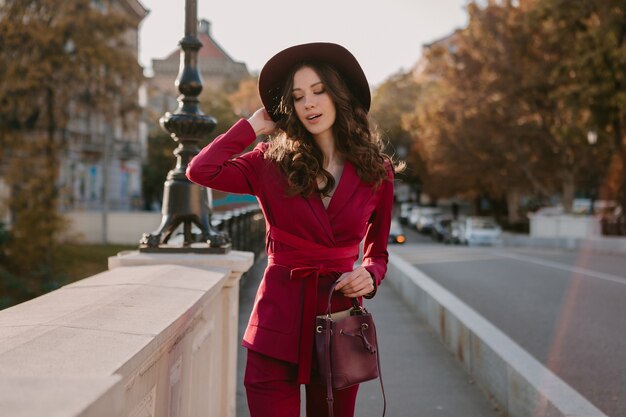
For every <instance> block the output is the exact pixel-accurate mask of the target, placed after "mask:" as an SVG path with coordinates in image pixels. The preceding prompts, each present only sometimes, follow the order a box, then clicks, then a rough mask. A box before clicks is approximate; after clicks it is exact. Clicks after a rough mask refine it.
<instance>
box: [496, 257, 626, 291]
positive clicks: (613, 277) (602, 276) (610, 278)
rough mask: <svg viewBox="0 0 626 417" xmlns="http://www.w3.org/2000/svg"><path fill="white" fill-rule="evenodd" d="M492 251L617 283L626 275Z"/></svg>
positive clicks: (623, 281)
mask: <svg viewBox="0 0 626 417" xmlns="http://www.w3.org/2000/svg"><path fill="white" fill-rule="evenodd" d="M492 253H493V254H494V255H496V256H500V257H502V258H511V259H516V260H518V261H525V262H530V263H533V264H537V265H541V266H546V267H549V268H555V269H560V270H563V271H567V272H575V273H577V274H581V275H587V276H590V277H594V278H598V279H603V280H605V281H611V282H615V283H618V284H626V277H620V276H617V275H611V274H605V273H604V272H597V271H592V270H591V269H587V268H580V267H578V266H571V265H567V264H562V263H560V262H553V261H546V260H543V259H536V258H531V257H530V256H524V255H513V254H510V253H499V252H492Z"/></svg>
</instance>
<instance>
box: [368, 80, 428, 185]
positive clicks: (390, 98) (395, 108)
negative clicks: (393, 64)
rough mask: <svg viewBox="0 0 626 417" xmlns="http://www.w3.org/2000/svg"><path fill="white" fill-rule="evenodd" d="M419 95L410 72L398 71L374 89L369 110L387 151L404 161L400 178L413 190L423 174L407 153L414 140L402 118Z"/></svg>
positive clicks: (419, 163) (417, 161)
mask: <svg viewBox="0 0 626 417" xmlns="http://www.w3.org/2000/svg"><path fill="white" fill-rule="evenodd" d="M420 93H421V89H420V84H418V82H417V80H416V79H415V76H414V74H413V71H408V72H402V71H400V72H398V73H396V74H393V75H392V76H390V77H389V78H387V79H386V80H385V81H384V82H383V83H382V84H380V85H379V86H378V87H377V88H376V89H375V90H374V92H373V95H372V106H371V109H370V115H371V116H372V119H373V120H374V122H375V124H376V127H377V128H378V131H379V133H380V134H381V136H382V137H383V139H384V140H386V141H387V142H388V146H387V152H388V153H389V154H392V155H395V156H396V157H398V158H400V159H408V161H407V169H406V170H405V171H404V172H403V173H402V174H400V176H401V178H403V179H404V180H405V181H406V182H408V183H409V184H411V185H413V186H414V187H417V186H420V185H421V183H422V182H423V181H424V177H425V176H426V175H427V173H426V171H425V169H424V167H425V166H424V162H423V161H422V160H421V158H419V156H418V155H416V154H413V155H410V154H409V151H410V149H411V147H412V143H413V141H414V139H415V138H414V137H413V135H412V133H411V131H410V130H409V129H407V128H406V126H405V125H404V123H403V119H404V118H405V117H406V115H408V114H410V113H411V112H412V111H413V110H414V108H415V102H416V101H417V100H418V98H419V96H420ZM411 156H413V157H411ZM416 156H417V157H416Z"/></svg>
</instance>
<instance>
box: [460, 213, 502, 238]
mask: <svg viewBox="0 0 626 417" xmlns="http://www.w3.org/2000/svg"><path fill="white" fill-rule="evenodd" d="M460 241H461V243H463V244H467V245H500V244H501V243H502V228H500V226H499V225H498V223H496V221H495V220H494V219H493V218H491V217H468V218H467V219H465V230H464V233H463V234H462V235H461V238H460Z"/></svg>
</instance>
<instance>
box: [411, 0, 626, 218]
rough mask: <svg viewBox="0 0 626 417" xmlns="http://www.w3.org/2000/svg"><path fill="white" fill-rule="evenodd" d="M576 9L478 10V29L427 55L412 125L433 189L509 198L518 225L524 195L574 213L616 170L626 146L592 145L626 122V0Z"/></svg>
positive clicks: (529, 5) (500, 4) (552, 0)
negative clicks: (583, 192) (625, 101)
mask: <svg viewBox="0 0 626 417" xmlns="http://www.w3.org/2000/svg"><path fill="white" fill-rule="evenodd" d="M565 3H567V7H566V4H565ZM574 3H576V4H575V5H574V6H575V7H570V6H569V5H570V2H564V1H558V0H545V1H532V0H525V1H524V0H520V1H516V2H514V1H510V0H503V1H495V0H493V1H489V2H487V4H486V5H479V4H478V2H470V3H469V4H468V13H469V24H468V26H467V27H466V28H464V29H461V30H459V31H457V32H456V33H454V34H453V35H451V36H450V37H449V38H447V39H444V40H441V41H439V42H435V43H434V44H433V45H430V46H429V47H427V48H425V58H426V62H427V64H426V68H425V71H424V72H423V73H422V78H421V80H420V82H421V83H422V84H423V85H424V86H425V87H424V88H423V92H424V94H423V95H421V96H420V97H419V99H418V101H417V102H416V108H415V110H414V112H412V114H410V115H408V116H406V117H405V121H406V123H407V126H408V128H409V130H410V131H412V132H413V134H414V136H415V147H414V148H415V150H416V152H417V153H419V155H420V156H421V157H422V158H423V159H424V160H425V161H426V165H427V169H428V171H429V173H430V179H431V184H430V185H431V188H434V189H436V190H438V192H440V193H447V194H459V193H460V194H465V195H485V194H486V195H489V196H491V197H492V198H494V199H502V200H505V201H507V202H508V206H509V210H508V211H509V217H510V220H511V221H513V222H514V221H516V220H517V218H518V216H517V211H516V209H517V207H518V206H519V197H520V195H538V196H543V197H548V196H551V195H554V194H560V195H561V197H562V201H563V205H564V207H565V208H566V210H567V209H570V208H571V206H572V201H573V198H574V193H575V191H576V190H577V189H581V187H583V184H587V183H588V182H589V178H588V177H589V175H590V174H591V173H594V174H595V175H603V174H604V167H605V166H606V161H607V159H608V157H609V155H610V153H611V152H612V151H615V150H616V149H617V148H618V146H617V142H620V143H621V141H620V140H618V139H617V138H616V139H615V142H616V145H614V146H611V145H610V144H609V143H608V141H606V140H600V141H598V143H597V144H596V145H594V148H591V147H590V144H589V143H588V142H587V137H588V132H589V131H592V130H599V131H600V132H599V133H600V138H601V139H602V137H603V136H606V135H608V133H609V132H610V131H612V132H613V133H614V132H615V131H617V130H618V129H617V128H616V127H614V126H616V122H615V120H616V119H619V118H620V117H621V118H622V120H623V115H624V113H623V110H621V109H622V108H623V107H619V106H620V105H621V104H620V103H621V101H620V100H621V99H620V97H623V94H624V93H623V91H621V90H620V89H619V88H618V87H619V85H620V84H619V82H620V80H622V79H624V75H623V74H624V73H623V71H624V68H625V66H624V65H621V67H620V63H621V62H622V61H620V60H623V57H624V54H623V52H621V53H615V51H616V50H620V49H619V48H622V47H623V44H621V43H620V39H623V37H621V36H622V35H621V32H620V29H619V28H620V27H622V26H620V25H619V24H618V23H617V22H621V23H622V25H623V22H624V20H623V17H624V13H623V2H622V4H618V3H619V2H616V1H615V2H606V3H609V4H606V3H605V2H598V1H593V0H588V1H580V2H574ZM585 3H586V7H583V6H581V5H583V4H585ZM601 4H602V5H601ZM620 18H621V19H622V20H620ZM576 22H578V23H576ZM604 23H606V24H607V25H608V27H607V28H606V29H607V30H608V32H609V33H611V31H613V34H612V35H611V34H609V35H607V34H605V33H602V34H600V33H599V31H600V29H599V28H600V27H604ZM596 26H597V27H598V29H597V30H598V32H597V33H596V34H595V36H597V37H598V39H596V38H594V37H593V36H592V35H591V34H590V31H591V30H592V29H593V30H595V28H596ZM585 39H586V41H585ZM599 39H602V42H604V44H603V45H600V40H599ZM594 42H595V43H594ZM620 54H621V55H620ZM618 55H619V57H618ZM607 72H608V73H612V74H613V78H612V84H611V81H607V79H606V77H601V76H599V75H600V74H605V73H607ZM609 80H611V78H610V77H609ZM622 90H623V89H622ZM602 109H603V110H602ZM607 109H608V110H610V111H609V112H608V113H609V114H612V115H614V117H612V118H609V119H606V118H605V120H604V121H603V120H601V115H606V114H607ZM607 120H610V122H609V121H607ZM618 125H619V123H618ZM612 126H613V127H612ZM615 136H616V137H617V136H620V137H621V138H622V139H621V140H623V133H621V134H617V135H615Z"/></svg>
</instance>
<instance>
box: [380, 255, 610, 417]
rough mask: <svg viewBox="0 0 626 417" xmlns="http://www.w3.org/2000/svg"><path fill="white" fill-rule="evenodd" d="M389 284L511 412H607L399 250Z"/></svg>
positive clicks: (577, 415)
mask: <svg viewBox="0 0 626 417" xmlns="http://www.w3.org/2000/svg"><path fill="white" fill-rule="evenodd" d="M387 274H388V277H389V281H388V282H387V283H388V284H390V285H391V286H392V287H393V288H394V289H395V290H396V291H397V292H398V294H399V295H400V297H401V298H402V299H403V301H404V302H405V303H407V305H409V306H410V308H411V309H412V310H413V311H415V312H416V313H417V314H419V315H420V316H422V317H424V318H425V319H426V321H427V322H428V324H429V326H430V327H432V329H433V330H434V331H435V333H437V335H438V336H439V339H440V340H441V341H442V343H443V344H444V345H445V346H446V347H447V348H448V349H449V350H450V351H451V352H452V353H453V354H454V356H455V357H456V358H457V359H458V360H459V361H460V362H461V364H462V365H463V367H464V368H465V370H466V371H467V372H468V373H469V374H470V375H472V377H473V378H475V379H476V381H477V382H478V383H479V384H480V385H481V386H482V387H483V388H484V389H485V390H486V391H487V392H488V393H489V394H491V395H492V396H493V398H494V399H495V401H496V402H497V403H498V404H499V405H500V406H501V407H502V409H503V410H504V411H505V412H506V415H507V416H510V417H538V416H549V417H608V416H606V414H604V413H603V412H602V411H600V410H598V409H597V408H596V407H595V406H594V405H593V404H591V403H590V402H589V401H588V400H587V399H586V398H584V397H583V396H582V395H580V394H579V393H578V392H577V391H575V390H574V389H573V388H572V387H570V386H569V385H568V384H567V383H565V382H564V381H563V380H562V379H560V378H559V377H558V376H556V375H555V374H554V373H553V372H552V371H550V370H549V369H547V368H546V367H544V366H543V364H541V363H540V362H539V361H537V360H536V359H535V358H534V357H532V356H531V355H530V354H529V353H528V352H526V351H525V350H523V349H522V348H521V347H520V346H519V345H518V344H517V343H515V342H514V341H513V340H512V339H511V338H509V337H508V336H507V335H505V334H504V333H503V332H502V331H500V330H499V329H498V328H496V327H495V326H494V325H492V324H491V323H490V322H488V321H487V320H485V318H484V317H482V316H481V315H479V314H478V313H477V312H476V311H474V310H472V309H471V308H470V307H469V306H468V305H467V304H465V303H463V302H462V301H461V300H460V299H459V298H458V297H456V296H455V295H453V294H452V293H450V292H449V291H448V290H446V289H445V288H443V287H442V286H440V285H439V284H437V283H436V282H435V281H433V280H432V279H431V278H430V277H428V276H427V275H425V274H424V273H423V272H421V271H420V270H419V269H417V268H416V267H414V266H413V265H411V264H410V263H408V262H407V261H405V260H404V259H402V258H401V256H400V255H398V254H396V253H394V252H393V250H390V251H389V265H388V272H387Z"/></svg>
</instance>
